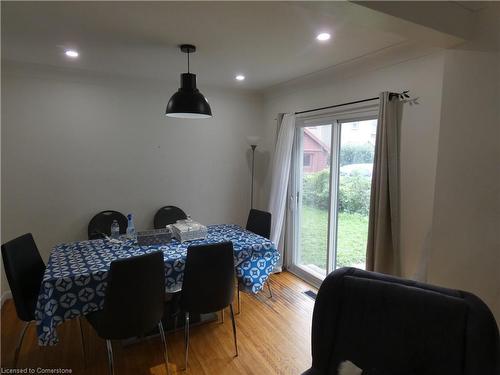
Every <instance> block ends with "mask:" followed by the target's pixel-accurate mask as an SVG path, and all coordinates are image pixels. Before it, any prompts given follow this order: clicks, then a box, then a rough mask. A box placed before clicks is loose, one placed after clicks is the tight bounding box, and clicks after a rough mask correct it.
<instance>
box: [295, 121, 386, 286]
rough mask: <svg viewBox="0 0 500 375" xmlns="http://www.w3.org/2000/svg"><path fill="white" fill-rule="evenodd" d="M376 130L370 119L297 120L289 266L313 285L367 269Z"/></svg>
mask: <svg viewBox="0 0 500 375" xmlns="http://www.w3.org/2000/svg"><path fill="white" fill-rule="evenodd" d="M376 128H377V120H376V119H373V118H366V117H364V118H335V117H329V118H328V117H326V118H322V119H310V120H308V119H304V120H301V121H298V126H297V130H296V136H295V144H294V158H293V159H294V162H293V169H292V179H291V180H292V185H291V192H292V194H291V197H292V201H293V202H292V203H293V204H292V205H291V220H290V224H291V225H290V226H289V229H291V230H290V233H291V240H290V241H291V242H289V243H290V245H291V259H290V261H289V264H288V268H289V269H290V270H291V271H292V272H295V273H296V274H298V275H299V276H301V277H303V278H305V279H307V280H308V281H311V282H312V283H313V284H319V283H320V282H321V281H322V280H323V278H324V277H325V276H326V275H327V274H328V273H329V272H331V271H332V270H334V269H336V268H339V267H345V266H353V267H357V268H364V267H365V254H366V242H367V233H368V210H369V204H370V188H371V175H372V167H373V154H374V145H375V135H376Z"/></svg>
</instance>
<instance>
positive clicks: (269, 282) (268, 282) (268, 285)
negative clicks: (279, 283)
mask: <svg viewBox="0 0 500 375" xmlns="http://www.w3.org/2000/svg"><path fill="white" fill-rule="evenodd" d="M266 284H267V289H268V290H269V298H273V292H272V291H271V275H269V277H268V278H267V283H266Z"/></svg>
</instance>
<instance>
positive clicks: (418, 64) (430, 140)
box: [261, 53, 444, 277]
mask: <svg viewBox="0 0 500 375" xmlns="http://www.w3.org/2000/svg"><path fill="white" fill-rule="evenodd" d="M443 61H444V60H443V54H442V53H434V54H432V55H428V56H425V57H421V58H417V59H413V60H409V61H405V62H403V63H399V64H395V65H392V66H388V67H384V68H379V69H376V70H367V71H364V72H362V73H360V74H348V73H347V72H345V71H342V74H338V73H337V74H336V72H335V71H333V72H330V73H329V75H328V76H325V77H323V79H311V80H310V82H314V84H310V83H304V82H300V83H298V84H297V85H287V86H286V88H282V87H277V88H275V89H274V90H272V91H270V92H268V94H267V96H266V102H265V120H266V126H267V129H266V130H267V136H266V139H267V141H268V143H267V145H266V147H267V148H268V149H269V150H271V149H272V147H273V144H274V139H275V134H276V121H275V118H276V114H277V113H279V112H295V111H299V110H303V109H309V108H317V107H322V106H328V105H332V104H338V103H343V102H349V101H352V100H359V99H363V98H370V97H374V96H378V94H379V93H380V92H381V91H397V92H399V91H401V90H403V89H407V90H410V93H411V95H413V96H417V97H420V99H419V102H420V104H419V105H416V106H409V105H406V106H405V107H404V112H403V121H402V139H401V142H402V145H401V169H402V170H401V189H402V192H401V202H402V207H401V210H402V252H403V254H402V255H403V256H402V262H403V264H402V272H403V275H404V276H407V277H413V276H414V275H415V273H416V272H417V269H418V266H419V262H420V256H421V253H422V250H423V247H424V245H425V243H426V238H427V235H428V232H429V230H430V228H431V225H432V213H433V199H434V181H435V170H436V158H437V145H438V135H439V121H440V110H441V90H442V75H443ZM358 71H359V70H358ZM268 182H269V181H268ZM268 191H269V186H268V185H266V186H264V187H263V191H262V192H261V194H262V195H261V204H262V205H264V206H265V202H266V200H267V196H268Z"/></svg>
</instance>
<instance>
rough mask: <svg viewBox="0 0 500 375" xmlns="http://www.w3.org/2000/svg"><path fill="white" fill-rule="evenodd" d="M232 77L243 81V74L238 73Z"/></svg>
mask: <svg viewBox="0 0 500 375" xmlns="http://www.w3.org/2000/svg"><path fill="white" fill-rule="evenodd" d="M234 78H236V80H237V81H244V80H245V76H244V75H243V74H238V75H237V76H236V77H234Z"/></svg>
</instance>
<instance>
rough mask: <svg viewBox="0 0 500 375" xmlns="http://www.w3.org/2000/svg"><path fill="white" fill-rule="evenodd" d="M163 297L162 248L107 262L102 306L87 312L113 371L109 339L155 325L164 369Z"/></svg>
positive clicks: (165, 356) (163, 266)
mask: <svg viewBox="0 0 500 375" xmlns="http://www.w3.org/2000/svg"><path fill="white" fill-rule="evenodd" d="M164 301H165V264H164V261H163V252H161V251H155V252H153V253H149V254H144V255H139V256H135V257H130V258H124V259H119V260H115V261H113V262H111V267H110V271H109V275H108V287H107V289H106V296H105V297H104V306H103V309H102V310H100V311H96V312H93V313H91V314H89V315H87V320H88V321H89V323H90V325H91V326H92V327H93V328H94V329H95V330H96V332H97V335H98V336H99V337H101V338H103V339H105V340H106V347H107V352H108V365H109V372H110V374H111V375H113V374H114V364H113V348H112V344H111V340H123V339H127V338H131V337H136V336H141V335H144V334H147V333H149V332H151V330H153V329H154V328H155V326H156V327H158V331H159V332H160V337H161V340H162V342H163V349H164V350H163V351H164V353H163V355H164V359H165V366H166V368H167V373H169V369H168V354H167V342H166V338H165V332H164V330H163V324H162V322H161V318H162V315H163V310H164Z"/></svg>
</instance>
